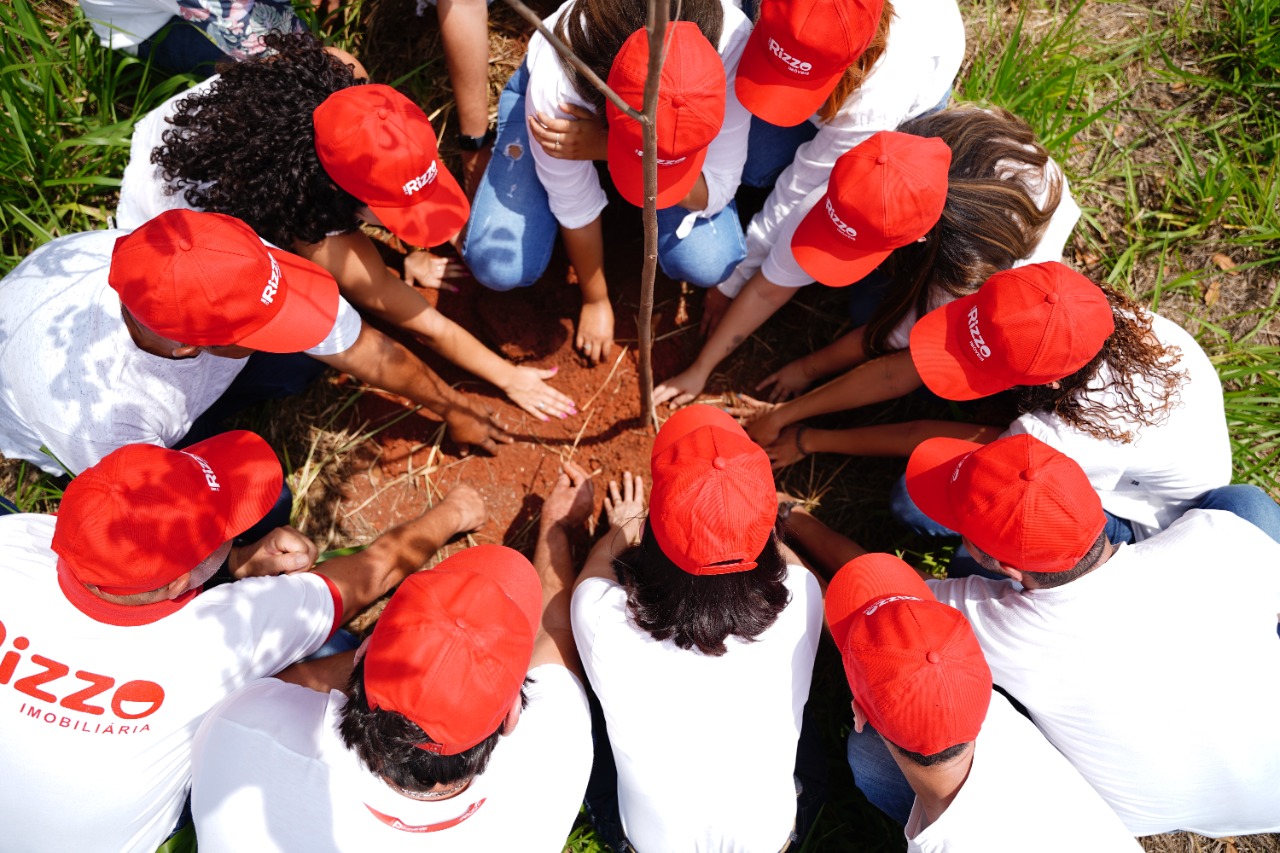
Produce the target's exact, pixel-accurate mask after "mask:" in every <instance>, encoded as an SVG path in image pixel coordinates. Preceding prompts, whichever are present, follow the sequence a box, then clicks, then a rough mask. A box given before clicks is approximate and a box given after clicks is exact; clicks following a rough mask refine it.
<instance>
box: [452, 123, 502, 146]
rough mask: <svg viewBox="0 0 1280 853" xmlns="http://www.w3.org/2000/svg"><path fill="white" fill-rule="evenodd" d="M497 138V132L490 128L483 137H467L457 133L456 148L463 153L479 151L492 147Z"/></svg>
mask: <svg viewBox="0 0 1280 853" xmlns="http://www.w3.org/2000/svg"><path fill="white" fill-rule="evenodd" d="M497 136H498V131H496V130H494V129H493V128H492V127H491V128H489V129H488V130H487V131H486V132H485V135H484V136H467V135H466V134H465V133H459V134H458V147H459V148H461V149H462V150H463V151H479V150H480V149H481V148H484V147H486V146H488V145H492V144H493V140H494V139H495V138H497Z"/></svg>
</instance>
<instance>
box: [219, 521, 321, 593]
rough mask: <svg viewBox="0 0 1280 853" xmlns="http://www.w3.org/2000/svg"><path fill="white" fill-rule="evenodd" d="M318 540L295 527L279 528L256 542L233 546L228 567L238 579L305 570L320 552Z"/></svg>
mask: <svg viewBox="0 0 1280 853" xmlns="http://www.w3.org/2000/svg"><path fill="white" fill-rule="evenodd" d="M319 553H320V552H319V550H318V549H317V548H316V543H314V542H312V541H311V540H310V539H308V538H307V537H305V536H303V535H302V534H301V533H299V532H298V531H297V530H295V529H293V528H292V527H277V528H276V529H275V530H272V531H271V532H270V533H268V534H267V535H266V536H263V537H262V538H261V539H259V540H258V541H257V542H254V543H252V544H250V545H240V546H236V547H234V548H232V549H231V555H230V557H229V558H228V563H227V568H228V569H230V571H231V576H232V577H233V578H235V579H236V580H240V579H241V578H258V577H274V576H275V575H290V574H293V573H294V572H304V571H306V570H307V569H309V568H311V566H312V565H313V564H314V563H315V561H316V557H317V556H318V555H319Z"/></svg>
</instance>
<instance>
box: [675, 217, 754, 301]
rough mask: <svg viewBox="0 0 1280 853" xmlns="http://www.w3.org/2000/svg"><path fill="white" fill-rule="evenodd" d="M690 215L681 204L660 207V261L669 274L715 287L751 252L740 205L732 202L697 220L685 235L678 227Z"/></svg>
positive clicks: (694, 283)
mask: <svg viewBox="0 0 1280 853" xmlns="http://www.w3.org/2000/svg"><path fill="white" fill-rule="evenodd" d="M688 215H689V211H687V210H685V209H684V208H683V207H679V206H676V207H668V208H666V209H665V210H659V211H658V264H659V265H660V266H661V267H662V271H663V272H664V273H666V275H667V277H668V278H672V279H675V280H676V281H687V282H689V284H692V285H693V286H695V287H715V286H716V285H717V284H719V283H720V282H722V281H724V280H725V279H726V278H728V277H729V274H730V273H732V272H733V270H734V267H736V266H737V265H738V264H739V263H741V262H742V259H743V258H745V257H746V256H747V241H746V238H745V237H744V236H743V234H742V223H741V222H740V221H739V220H738V206H737V204H735V203H734V202H729V204H728V206H727V207H725V209H724V210H722V211H720V212H719V213H717V214H716V215H715V216H712V217H710V218H709V219H698V220H696V221H695V222H694V226H693V230H692V231H690V232H689V234H688V236H686V237H684V238H683V239H681V238H680V237H677V236H676V229H677V228H679V227H680V223H681V222H682V221H684V218H685V217H686V216H688Z"/></svg>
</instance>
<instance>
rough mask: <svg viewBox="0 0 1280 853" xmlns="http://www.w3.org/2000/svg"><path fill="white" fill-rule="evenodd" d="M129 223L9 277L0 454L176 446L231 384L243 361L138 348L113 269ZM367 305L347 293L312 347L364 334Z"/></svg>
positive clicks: (85, 463)
mask: <svg viewBox="0 0 1280 853" xmlns="http://www.w3.org/2000/svg"><path fill="white" fill-rule="evenodd" d="M124 234H125V232H124V231H86V232H84V233H82V234H71V235H68V236H66V237H60V238H58V239H57V240H54V241H53V242H51V243H46V244H45V245H43V246H41V247H40V248H38V249H36V250H35V251H34V252H32V253H31V255H30V256H29V257H28V258H27V259H26V260H25V261H23V262H22V263H21V264H19V265H18V266H17V268H16V269H14V271H13V272H11V273H9V275H7V276H5V277H4V279H3V280H0V453H3V454H4V456H6V457H8V458H10V459H26V460H29V461H31V462H34V463H35V464H37V465H39V466H40V467H41V468H43V469H44V470H45V471H48V472H50V473H53V474H60V473H62V469H61V468H60V467H59V466H58V464H57V462H55V461H54V460H53V459H51V458H50V457H49V456H48V455H47V454H45V453H43V452H41V450H40V447H41V445H44V446H46V447H48V448H49V450H50V451H52V453H53V455H54V456H55V457H56V458H57V459H58V460H60V461H61V462H62V464H63V465H65V466H66V467H67V469H68V470H70V471H71V472H72V473H75V474H78V473H80V472H81V471H83V470H84V469H85V468H88V467H89V466H91V465H95V464H97V462H98V461H99V460H101V459H102V457H103V456H106V455H107V454H108V453H110V452H111V451H113V450H116V449H117V448H120V447H123V446H124V445H126V444H137V443H141V444H160V445H164V446H166V447H168V446H172V445H173V444H174V443H175V442H177V441H178V440H179V439H181V438H182V437H183V436H184V435H186V434H187V431H188V430H190V429H191V424H192V422H194V421H195V419H196V418H197V417H199V416H200V415H201V414H202V413H203V412H204V411H205V410H206V409H208V408H209V406H210V405H212V404H213V402H214V401H215V400H217V399H218V397H220V396H221V395H222V392H224V391H226V390H227V387H228V386H229V385H230V384H231V381H232V380H233V379H235V377H236V374H238V373H239V372H240V370H241V369H242V368H243V367H244V364H245V361H244V359H231V358H219V357H217V356H212V355H209V354H208V353H201V354H200V355H198V356H196V357H195V358H190V359H170V358H161V357H160V356H156V355H151V354H150V353H147V352H144V351H143V350H141V349H139V348H138V346H137V345H136V344H134V342H133V338H132V337H130V335H129V330H128V328H127V327H126V326H125V324H124V319H123V318H122V317H121V315H120V297H119V296H117V295H116V292H115V291H114V290H112V289H111V286H110V285H109V284H108V282H107V275H108V273H109V271H110V267H111V250H112V248H113V247H114V246H115V242H116V240H117V239H118V238H120V237H122V236H124ZM360 327H361V324H360V315H358V314H357V313H356V312H355V309H353V308H352V307H351V306H350V305H348V304H347V302H346V300H344V299H342V298H339V299H338V316H337V318H336V320H335V321H334V326H333V329H332V330H331V331H330V332H329V336H328V337H326V338H325V339H324V340H323V341H322V342H321V343H320V344H318V345H317V346H315V347H313V348H312V349H309V350H307V352H308V353H310V354H311V355H333V354H335V353H339V352H342V351H344V350H346V349H347V348H348V347H350V346H351V345H352V344H354V343H355V341H356V338H357V337H359V335H360Z"/></svg>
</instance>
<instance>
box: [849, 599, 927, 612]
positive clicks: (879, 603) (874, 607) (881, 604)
mask: <svg viewBox="0 0 1280 853" xmlns="http://www.w3.org/2000/svg"><path fill="white" fill-rule="evenodd" d="M920 600H921V599H919V598H917V597H916V596H914V595H891V596H889V597H888V598H882V599H880V600H879V601H877V602H876V603H875V604H873V605H871V606H870V607H868V608H867V609H866V610H864V611H862V615H863V616H870V615H871V614H873V613H875V612H876V611H877V610H879V609H880V608H881V607H884V606H885V605H886V604H889V603H890V602H893V601H920Z"/></svg>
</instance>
